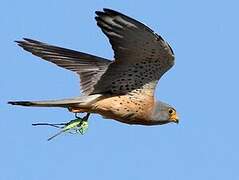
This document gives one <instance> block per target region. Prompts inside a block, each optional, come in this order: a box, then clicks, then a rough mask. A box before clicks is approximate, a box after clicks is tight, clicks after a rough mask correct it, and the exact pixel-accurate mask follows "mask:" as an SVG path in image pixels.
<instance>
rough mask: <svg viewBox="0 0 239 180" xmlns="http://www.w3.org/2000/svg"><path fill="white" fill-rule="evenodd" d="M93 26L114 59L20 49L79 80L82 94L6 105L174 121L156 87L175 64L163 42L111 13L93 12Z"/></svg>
mask: <svg viewBox="0 0 239 180" xmlns="http://www.w3.org/2000/svg"><path fill="white" fill-rule="evenodd" d="M95 13H96V17H95V19H96V22H97V25H98V26H99V27H100V29H101V30H102V31H103V33H104V34H105V35H106V36H107V37H108V38H109V42H110V44H111V46H112V49H113V50H114V60H108V59H105V58H102V57H98V56H95V55H90V54H86V53H83V52H78V51H74V50H70V49H66V48H62V47H57V46H53V45H49V44H46V43H43V42H40V41H36V40H32V39H27V38H24V39H23V40H21V41H16V42H17V44H18V45H19V46H20V47H22V48H23V49H24V50H26V51H28V52H30V53H32V54H34V55H36V56H38V57H40V58H42V59H44V60H46V61H49V62H51V63H54V64H56V65H58V66H60V67H62V68H65V69H68V70H71V71H73V72H75V73H76V74H78V75H79V76H80V85H81V91H82V95H81V96H78V97H73V98H68V99H61V100H46V101H10V102H9V104H12V105H21V106H35V107H63V108H68V109H69V111H71V112H73V113H84V112H85V113H88V115H89V114H90V113H97V114H100V115H102V116H103V117H104V118H107V119H114V120H117V121H119V122H122V123H127V124H139V125H162V124H166V123H170V122H174V123H178V121H179V118H178V116H177V113H176V110H175V108H174V107H172V106H171V105H169V104H167V103H164V102H161V101H157V100H156V99H155V97H154V94H155V88H156V85H157V83H158V81H159V79H160V78H161V77H162V75H163V74H164V73H165V72H167V71H168V70H169V69H170V68H171V67H172V66H173V65H174V53H173V51H172V49H171V47H170V46H169V44H168V43H167V42H166V41H165V40H163V38H162V37H161V36H160V35H158V34H156V33H154V31H153V30H151V29H150V28H149V27H147V26H145V25H144V24H142V23H140V22H139V21H137V20H135V19H133V18H131V17H128V16H126V15H124V14H122V13H119V12H117V11H114V10H111V9H103V11H96V12H95Z"/></svg>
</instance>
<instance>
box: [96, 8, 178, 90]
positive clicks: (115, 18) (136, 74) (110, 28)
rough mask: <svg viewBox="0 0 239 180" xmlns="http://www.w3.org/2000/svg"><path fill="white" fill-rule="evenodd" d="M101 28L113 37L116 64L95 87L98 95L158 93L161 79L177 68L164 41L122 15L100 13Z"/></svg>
mask: <svg viewBox="0 0 239 180" xmlns="http://www.w3.org/2000/svg"><path fill="white" fill-rule="evenodd" d="M96 15H97V16H96V17H95V19H96V21H97V25H98V26H99V27H100V28H101V30H102V31H103V33H104V34H105V35H106V36H107V37H108V38H109V41H110V43H111V45H112V48H113V50H114V57H115V61H113V63H111V64H110V65H109V66H108V68H107V70H106V72H105V73H104V74H103V75H102V76H101V78H100V79H99V81H98V83H97V84H96V85H95V86H94V90H93V92H92V94H94V93H102V92H110V93H113V94H125V93H128V92H130V91H132V90H139V89H148V90H149V89H150V90H151V92H150V93H153V92H154V89H155V86H156V84H157V82H158V80H159V79H160V77H161V76H162V75H163V74H164V73H165V72H166V71H167V70H168V69H170V68H171V67H172V66H173V65H174V54H173V51H172V49H171V48H170V46H169V44H168V43H167V42H166V41H164V40H163V38H162V37H161V36H159V35H157V34H156V33H154V31H152V30H151V29H150V28H148V27H147V26H145V25H144V24H142V23H140V22H138V21H136V20H134V19H132V18H130V17H128V16H126V15H123V14H121V13H119V12H116V11H113V10H110V9H104V10H103V11H96Z"/></svg>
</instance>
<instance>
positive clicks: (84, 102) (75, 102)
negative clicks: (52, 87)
mask: <svg viewBox="0 0 239 180" xmlns="http://www.w3.org/2000/svg"><path fill="white" fill-rule="evenodd" d="M99 97H101V95H100V94H97V95H91V96H81V97H75V98H71V99H62V100H48V101H9V102H8V104H11V105H19V106H32V107H66V108H68V107H71V106H79V107H86V106H88V105H89V104H91V103H92V102H95V101H96V100H97V99H98V98H99Z"/></svg>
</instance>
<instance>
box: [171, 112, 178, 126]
mask: <svg viewBox="0 0 239 180" xmlns="http://www.w3.org/2000/svg"><path fill="white" fill-rule="evenodd" d="M169 120H170V121H171V122H174V123H177V124H178V123H179V117H178V115H177V114H176V113H175V114H173V115H172V116H171V117H170V119H169Z"/></svg>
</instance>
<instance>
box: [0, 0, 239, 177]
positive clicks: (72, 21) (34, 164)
mask: <svg viewBox="0 0 239 180" xmlns="http://www.w3.org/2000/svg"><path fill="white" fill-rule="evenodd" d="M238 6H239V3H238V2H237V1H236V0H235V1H233V0H228V1H220V0H219V1H218V0H211V1H208V0H200V1H191V0H181V1H176V0H175V1H173V0H164V1H163V0H159V1H150V0H148V1H136V0H135V1H130V2H129V1H111V0H104V1H103V0H98V1H84V3H83V2H81V1H76V0H75V1H57V0H51V1H49V0H41V1H30V0H29V1H24V0H22V1H11V0H10V1H7V0H5V1H4V0H3V1H1V3H0V23H1V25H0V37H1V38H0V39H1V43H0V49H1V54H0V59H1V61H0V68H1V71H0V72H1V76H0V83H1V84H0V89H1V96H0V106H1V108H0V113H1V120H0V137H1V146H0V172H1V173H0V179H1V180H16V179H17V180H47V179H64V180H66V179H67V180H68V179H82V180H88V179H104V180H112V179H115V180H133V179H137V180H145V179H165V180H175V179H177V180H180V179H183V180H192V179H193V180H211V179H217V180H224V179H230V180H238V179H239V174H238V168H239V154H238V153H239V141H238V138H239V133H238V127H239V118H238V114H237V113H238V91H239V85H238V78H239V73H238V71H239V69H238V67H239V61H238V56H237V53H238V50H239V49H238V42H239V36H238V32H239V23H238V17H239V13H238ZM103 7H108V8H112V9H115V10H118V11H121V12H123V13H126V14H128V15H130V16H132V17H134V18H136V19H138V20H140V21H142V22H144V23H145V24H147V25H149V26H150V27H151V28H152V29H154V30H155V31H156V32H157V33H159V34H161V35H162V36H163V38H165V39H166V40H167V41H168V42H169V43H170V44H171V46H172V48H173V50H174V52H175V54H176V65H175V66H174V67H173V69H171V70H170V71H169V72H168V73H167V74H166V75H165V76H164V77H163V78H162V79H161V81H160V85H159V86H158V89H157V98H159V99H161V100H164V101H166V102H169V103H170V104H172V105H174V106H176V108H177V111H178V112H179V114H180V117H181V122H180V124H179V125H175V124H168V125H164V126H154V127H143V126H129V125H125V124H121V123H118V122H116V121H110V120H104V119H103V118H102V117H100V116H99V115H93V116H91V118H90V127H89V131H88V132H87V134H86V135H84V136H77V135H76V136H73V135H63V136H61V137H58V138H56V139H55V140H53V141H51V142H47V141H46V139H47V138H48V137H49V136H50V135H52V134H54V133H55V132H56V130H55V129H52V128H50V127H49V128H47V127H39V128H36V127H32V126H31V124H32V123H35V122H39V121H40V122H42V121H43V122H65V121H68V120H70V119H72V118H73V114H71V113H69V112H68V111H66V110H64V109H60V108H58V109H57V108H52V109H47V108H24V107H13V106H10V105H7V104H6V102H7V101H8V100H37V99H57V98H63V97H71V96H76V95H79V93H80V91H79V84H78V77H77V76H76V75H75V74H73V73H71V72H70V71H67V70H64V69H61V68H58V67H56V66H54V65H53V64H50V63H47V62H46V61H42V60H40V59H39V58H37V57H35V56H32V55H31V54H29V53H26V52H24V51H23V50H22V49H20V48H19V47H17V46H16V44H15V43H14V42H13V41H14V40H19V39H21V38H22V37H29V38H33V39H37V40H41V41H44V42H48V43H50V44H55V45H59V46H63V47H67V48H72V49H76V50H80V51H83V52H88V53H92V54H96V55H99V56H103V57H107V58H112V57H113V52H112V50H111V47H110V45H109V43H108V40H107V39H106V37H105V36H104V35H103V33H102V32H101V31H100V29H99V28H98V27H97V26H96V23H95V20H94V11H95V10H101V9H102V8H103Z"/></svg>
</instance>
